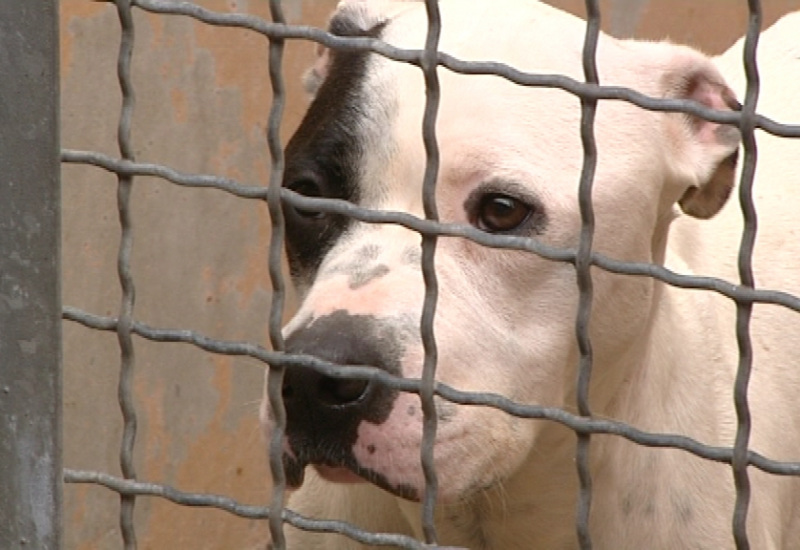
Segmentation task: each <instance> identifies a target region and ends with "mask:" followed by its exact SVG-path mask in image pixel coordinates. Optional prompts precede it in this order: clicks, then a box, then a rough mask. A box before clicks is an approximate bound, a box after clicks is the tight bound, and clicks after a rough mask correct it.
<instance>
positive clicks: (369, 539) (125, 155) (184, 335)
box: [62, 0, 800, 549]
mask: <svg viewBox="0 0 800 550" xmlns="http://www.w3.org/2000/svg"><path fill="white" fill-rule="evenodd" d="M109 1H111V0H109ZM113 1H114V4H115V5H116V9H117V13H118V16H119V21H120V25H121V30H122V32H121V42H120V49H119V57H118V65H117V69H118V78H119V84H120V89H121V91H122V97H123V102H122V110H121V113H120V118H119V124H118V142H119V150H120V157H119V158H113V157H110V156H106V155H103V154H100V153H97V152H92V151H75V150H63V151H62V162H65V163H79V164H88V165H94V166H96V167H99V168H102V169H104V170H107V171H109V172H112V173H114V174H116V176H117V178H118V197H117V198H118V209H119V221H120V226H121V229H122V232H121V239H120V244H119V253H118V262H117V265H118V274H119V281H120V285H121V287H122V301H121V304H120V309H119V314H118V317H116V318H111V317H101V316H98V315H94V314H91V313H89V312H86V311H82V310H80V309H77V308H74V307H69V306H66V307H65V308H64V313H63V317H64V319H67V320H70V321H74V322H77V323H80V324H82V325H84V326H86V327H89V328H91V329H97V330H105V331H115V332H116V334H117V337H118V341H119V348H120V357H121V362H120V376H119V387H118V389H119V403H120V408H121V411H122V416H123V422H124V429H123V437H122V445H121V449H120V466H121V471H122V476H123V477H121V478H120V477H116V476H112V475H109V474H106V473H102V472H97V471H78V470H71V469H66V470H65V472H64V480H65V481H66V482H67V483H91V484H97V485H102V486H104V487H106V488H108V489H110V490H112V491H116V492H117V493H119V495H120V498H121V507H120V527H121V533H122V539H123V544H124V547H125V548H126V549H134V548H136V533H135V529H134V521H133V514H134V506H135V503H136V499H137V497H141V496H157V497H161V498H164V499H167V500H170V501H172V502H174V503H177V504H181V505H186V506H200V507H213V508H217V509H220V510H224V511H227V512H229V513H232V514H235V515H237V516H240V517H243V518H252V519H268V520H269V526H270V533H271V537H272V541H273V542H272V544H273V547H274V548H275V549H280V548H284V546H285V539H284V536H283V525H284V523H288V524H290V525H293V526H295V527H297V528H300V529H305V530H309V531H316V532H326V533H339V534H343V535H345V536H347V537H350V538H352V539H354V540H356V541H359V542H362V543H366V544H372V545H381V546H395V547H401V548H429V547H431V546H433V547H435V546H436V543H437V536H436V529H435V525H434V520H433V517H434V507H435V501H436V494H437V477H436V471H435V468H434V465H433V446H434V441H435V437H436V429H437V417H436V414H435V408H434V397H435V396H438V397H440V398H443V399H446V400H449V401H451V402H453V403H457V404H465V405H480V406H485V407H491V408H495V409H498V410H502V411H504V412H505V413H507V414H509V415H513V416H516V417H519V418H530V419H547V420H550V421H553V422H557V423H560V424H562V425H564V426H566V427H568V428H570V429H572V430H574V432H575V433H576V435H577V437H578V444H577V451H576V465H577V472H576V473H577V476H578V479H579V498H578V508H577V511H576V522H575V529H576V534H577V539H578V541H579V545H580V547H581V548H582V549H588V548H591V547H592V539H591V533H590V530H589V513H590V508H591V498H592V480H591V476H590V472H589V451H590V442H591V436H592V435H593V434H612V435H615V436H618V437H622V438H625V439H627V440H629V441H632V442H634V443H637V444H639V445H643V446H647V447H661V448H672V449H681V450H684V451H686V452H688V453H691V454H693V455H696V456H698V457H701V458H704V459H707V460H711V461H716V462H719V463H724V464H728V465H730V467H731V469H732V473H733V478H734V482H735V488H736V502H735V507H734V514H733V517H732V519H731V524H732V530H733V535H734V539H735V542H736V547H737V548H739V549H746V548H749V541H748V537H747V531H746V519H747V512H748V505H749V499H750V486H749V480H748V470H747V468H748V467H754V468H758V469H760V470H763V471H765V472H768V473H771V474H775V475H789V476H800V462H781V461H777V460H773V459H770V458H769V457H766V456H763V455H761V454H759V453H757V452H754V451H753V450H751V449H749V447H748V443H749V434H750V426H751V423H750V416H749V407H748V399H747V388H748V382H749V377H750V372H751V368H752V349H751V342H750V333H749V320H750V316H751V312H752V307H753V304H756V303H764V304H774V305H779V306H782V307H785V308H788V309H791V310H794V311H796V312H800V298H798V297H797V296H794V295H792V294H789V293H786V292H783V291H780V290H779V289H762V288H755V285H754V280H753V274H752V265H751V263H752V255H753V249H754V244H755V234H756V220H757V217H756V211H755V208H754V204H753V199H752V183H753V176H754V172H755V166H756V143H755V138H754V132H755V130H756V129H757V128H760V129H762V130H764V131H766V132H768V133H771V134H773V135H776V136H782V137H792V138H798V137H800V126H798V125H787V124H781V123H779V122H776V121H774V120H771V119H769V118H766V117H764V116H762V115H759V114H757V113H756V106H757V100H758V90H759V79H758V70H757V66H756V59H755V58H756V55H755V54H756V48H757V43H758V39H759V33H760V29H761V6H760V3H759V1H758V0H748V2H747V5H748V10H749V21H748V27H747V36H746V41H745V49H744V65H745V73H746V77H747V90H746V94H745V98H744V104H743V108H742V110H741V111H735V112H734V111H724V112H723V111H715V110H712V109H709V108H706V107H703V106H702V105H700V104H697V103H694V102H691V101H688V100H677V99H657V98H651V97H647V96H645V95H642V94H640V93H638V92H636V91H634V90H630V89H626V88H619V87H609V86H602V85H600V84H599V83H598V76H597V69H596V66H595V50H596V46H597V41H598V34H599V29H600V10H599V7H598V2H597V0H586V2H585V4H586V13H587V21H588V25H587V28H586V36H585V43H584V50H583V70H584V77H585V79H584V81H583V82H581V81H576V80H573V79H570V78H568V77H566V76H561V75H542V74H529V73H524V72H521V71H519V70H517V69H515V68H514V67H510V66H507V65H504V64H501V63H496V62H467V61H463V60H460V59H458V58H456V57H453V56H451V55H448V54H446V53H443V52H439V51H438V48H437V46H438V39H439V34H440V30H441V21H440V18H439V7H438V5H437V3H436V1H435V0H426V2H425V4H426V9H427V16H428V22H429V25H428V31H427V37H426V41H425V45H424V48H423V49H421V50H409V49H400V48H396V47H393V46H391V45H389V44H387V43H384V42H382V41H380V40H378V39H374V38H364V37H340V36H335V35H332V34H329V33H327V32H325V31H323V30H321V29H317V28H313V27H308V26H298V25H288V24H286V22H285V20H284V18H283V15H282V12H281V6H280V1H279V0H270V11H271V16H272V21H266V20H263V19H260V18H257V17H254V16H250V15H243V14H233V13H217V12H213V11H209V10H207V9H204V8H202V7H200V6H198V5H195V4H191V3H188V2H173V1H167V0H113ZM134 8H139V9H142V10H145V11H148V12H152V13H159V14H165V15H182V16H188V17H191V18H194V19H196V20H199V21H202V22H204V23H207V24H210V25H218V26H228V27H238V28H242V29H247V30H250V31H254V32H256V33H260V34H261V35H263V36H265V37H266V38H267V39H268V41H269V65H270V66H269V69H270V71H269V74H270V80H271V85H272V93H273V97H272V100H273V101H272V108H271V112H270V117H269V123H268V132H267V138H268V146H269V151H270V155H271V160H272V165H271V173H270V180H269V184H268V186H267V187H256V186H249V185H244V184H241V183H239V182H237V181H234V180H231V179H227V178H223V177H218V176H213V175H198V174H187V173H181V172H178V171H176V170H173V169H171V168H169V167H167V166H162V165H157V164H148V163H142V162H137V161H136V160H135V159H134V156H133V153H132V146H131V136H130V125H131V118H132V115H133V109H134V86H133V82H132V80H131V55H132V52H133V48H134V33H135V28H134V23H133V17H132V10H133V9H134ZM290 39H303V40H309V41H313V42H316V43H318V44H322V45H324V46H327V47H329V48H339V49H349V50H362V51H371V52H374V53H376V54H379V55H382V56H385V57H387V58H389V59H392V60H395V61H397V62H401V63H408V64H412V65H415V66H417V67H419V69H420V70H421V71H422V73H423V75H424V81H425V92H426V103H425V111H424V117H423V120H422V121H421V128H422V131H423V141H424V146H425V152H426V156H427V157H426V158H427V162H426V170H425V174H424V181H423V203H424V212H425V218H424V219H422V218H417V217H415V216H412V215H410V214H407V213H403V212H391V211H371V210H367V209H363V208H360V207H358V206H356V205H354V204H351V203H349V202H347V201H342V200H336V199H322V198H311V197H304V196H301V195H297V194H295V193H293V192H292V191H289V190H287V189H283V188H281V180H282V176H283V150H282V146H281V143H280V138H279V130H280V127H281V118H282V114H283V108H284V104H285V91H284V82H283V77H282V57H283V46H284V42H285V41H286V40H290ZM439 67H446V68H447V69H449V70H451V71H455V72H457V73H461V74H476V75H477V74H480V75H487V74H491V75H497V76H500V77H502V78H504V79H507V80H509V81H511V82H514V83H517V84H519V85H522V86H530V87H550V88H558V89H561V90H565V91H567V92H570V93H572V94H575V95H576V96H578V97H579V98H580V101H581V112H582V118H581V136H580V137H581V142H582V145H583V168H582V172H581V177H580V182H579V208H580V215H581V222H582V225H581V233H580V240H579V243H578V246H577V248H576V249H560V248H554V247H551V246H547V245H545V244H543V243H541V242H539V241H536V240H533V239H529V238H523V237H516V236H508V235H490V234H488V233H484V232H481V231H479V230H477V229H475V228H472V227H470V226H466V225H454V224H441V223H439V222H438V221H437V218H438V216H437V211H436V204H435V201H434V198H433V197H434V191H435V185H436V179H437V173H438V168H439V153H438V146H437V141H436V135H435V121H436V116H437V110H438V105H439V87H438V80H437V69H438V68H439ZM601 100H621V101H626V102H629V103H631V104H634V105H637V106H639V107H642V108H645V109H650V110H655V111H670V112H682V113H689V114H693V115H696V116H699V117H702V118H704V119H706V120H709V121H713V122H717V123H721V124H729V125H735V126H738V127H739V129H740V130H741V135H742V144H743V149H744V164H743V170H742V176H741V180H740V196H739V200H740V204H741V208H742V212H743V217H744V231H743V234H742V239H741V246H740V252H739V261H738V269H739V275H740V281H739V282H738V283H732V282H729V281H725V280H721V279H718V278H714V277H705V276H689V275H684V274H680V273H676V272H674V271H671V270H670V269H667V268H665V267H663V266H659V265H654V264H647V263H632V262H622V261H619V260H615V259H613V258H609V257H605V256H603V255H601V254H598V253H597V252H594V251H593V249H592V238H593V234H594V215H593V208H592V183H593V179H594V178H593V176H594V169H595V166H596V162H597V151H596V145H595V140H594V115H595V110H596V106H597V104H598V102H599V101H601ZM137 176H156V177H159V178H162V179H163V180H166V181H168V182H171V183H173V184H176V185H179V186H186V187H193V188H215V189H219V190H222V191H225V192H227V193H230V194H232V195H234V196H237V197H241V198H246V199H256V200H265V201H266V202H267V203H268V206H269V212H270V216H271V223H272V233H271V242H270V251H269V270H270V277H271V281H272V288H273V301H272V309H271V312H270V316H269V336H270V344H271V347H272V349H267V348H264V347H263V346H259V345H256V344H252V343H249V342H234V341H224V340H218V339H213V338H209V337H207V336H205V335H203V334H199V333H197V332H193V331H190V330H181V329H164V328H155V327H151V326H148V325H147V324H145V323H142V322H140V321H137V320H136V319H135V316H134V310H133V305H134V281H133V278H132V275H131V266H130V252H131V247H132V239H133V233H132V229H131V227H132V225H131V211H130V204H129V198H130V192H131V187H132V185H133V181H134V178H135V177H137ZM281 201H284V202H286V203H289V204H290V205H292V206H295V207H297V208H303V209H309V210H316V211H320V212H327V213H335V214H340V215H344V216H348V217H350V218H353V219H355V220H359V221H362V222H366V223H371V224H396V225H400V226H403V227H406V228H409V229H411V230H413V231H416V232H418V233H420V234H421V235H422V269H423V277H424V281H425V289H426V290H425V299H424V304H423V311H422V316H421V319H420V334H421V337H422V342H423V347H424V352H425V355H424V365H423V373H422V376H421V378H419V379H408V378H402V377H398V376H394V375H392V374H390V373H388V372H386V371H384V370H381V369H378V368H372V367H363V366H342V365H335V364H331V363H329V362H326V361H323V360H320V359H317V358H315V357H311V356H305V355H292V354H284V353H282V350H283V338H282V335H281V318H282V314H283V309H284V302H285V281H284V278H283V275H282V272H281V250H282V243H283V237H284V230H283V219H282V213H281V206H280V205H281ZM440 236H456V237H461V238H464V239H469V240H471V241H473V242H476V243H479V244H481V245H483V246H487V247H492V248H498V249H511V250H521V251H527V252H529V253H532V254H537V255H539V256H541V257H543V258H546V259H549V260H552V261H556V262H566V263H569V264H572V265H574V267H575V269H576V273H577V282H578V289H579V307H578V311H577V315H576V318H575V335H576V338H577V342H578V346H579V351H580V364H579V369H578V378H577V381H576V384H577V385H576V390H577V391H576V395H577V401H578V403H577V405H578V414H572V413H570V412H568V411H566V410H564V409H561V408H554V407H545V406H537V405H527V404H521V403H516V402H514V401H512V400H511V399H509V398H507V397H505V396H503V395H498V394H492V393H481V392H465V391H460V390H458V389H456V388H454V387H451V386H449V385H447V384H444V383H442V382H438V381H437V380H436V364H437V350H436V339H435V337H434V333H433V320H434V316H435V309H436V302H437V297H438V286H437V280H436V272H435V265H434V262H435V251H436V243H437V238H438V237H440ZM592 266H594V267H597V268H600V269H603V270H606V271H608V272H611V273H616V274H628V275H635V276H643V277H651V278H653V279H656V280H659V281H662V282H665V283H667V284H669V285H673V286H676V287H679V288H690V289H703V290H706V291H709V292H714V293H718V294H720V295H722V296H725V297H727V298H729V299H731V300H733V301H734V302H735V303H736V319H737V322H736V337H737V342H738V346H739V364H738V370H737V373H736V380H735V387H734V402H735V410H736V415H737V421H738V424H737V430H736V437H735V443H734V445H733V446H732V447H719V446H710V445H706V444H703V443H701V442H699V441H697V440H695V439H692V438H689V437H686V436H682V435H680V434H672V433H650V432H646V431H642V430H639V429H637V428H635V427H633V426H631V425H628V424H626V423H623V422H617V421H613V420H607V419H600V418H597V417H594V416H592V411H591V408H590V404H589V399H588V393H589V392H588V388H589V380H590V377H591V369H592V347H591V342H590V339H589V317H590V312H591V307H592V278H591V275H590V268H591V267H592ZM134 335H136V336H138V337H141V338H146V339H148V340H151V341H155V342H183V343H187V344H191V345H193V346H196V347H198V348H200V349H202V350H205V351H208V352H211V353H215V354H226V355H234V356H248V357H251V358H254V359H256V360H258V361H260V362H262V363H263V364H265V365H267V366H268V399H269V404H270V407H271V410H272V415H273V418H274V421H275V429H274V431H273V434H272V436H271V441H270V446H269V448H270V469H271V474H272V478H273V482H274V489H273V497H272V502H271V503H270V506H269V507H258V506H248V505H243V504H240V503H238V502H236V501H234V500H233V499H231V498H228V497H225V496H220V495H213V494H198V493H188V492H182V491H180V490H178V489H176V488H174V487H171V486H169V485H165V484H159V483H151V482H144V481H139V480H138V479H137V475H136V471H135V468H134V464H133V458H132V454H133V449H134V444H135V438H136V410H135V408H134V403H133V398H132V393H131V377H132V375H133V370H134V368H135V361H134V346H133V336H134ZM287 368H290V369H297V368H302V369H314V370H316V371H318V372H320V373H322V374H324V375H326V376H332V377H337V378H347V379H361V380H370V381H376V382H377V383H380V384H384V385H386V386H388V387H391V388H393V389H396V390H398V391H402V392H411V393H415V394H418V395H419V396H420V399H421V402H422V405H423V418H424V421H423V437H422V447H421V457H420V460H421V464H422V468H423V472H424V478H425V493H424V497H423V499H422V503H423V506H422V525H423V532H424V539H425V540H424V541H420V540H416V539H413V538H411V537H407V536H404V535H399V534H392V533H371V532H366V531H363V530H361V529H359V528H357V527H356V526H355V525H352V524H349V523H346V522H341V521H333V520H325V519H318V518H311V517H303V516H301V515H299V514H297V513H295V512H293V511H291V510H289V509H287V508H285V507H284V500H285V499H284V497H285V495H284V493H285V488H286V478H285V475H284V472H283V465H282V462H281V451H282V440H283V435H284V430H285V427H286V417H285V411H284V408H283V402H282V396H281V386H282V379H283V375H284V372H285V369H287Z"/></svg>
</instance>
